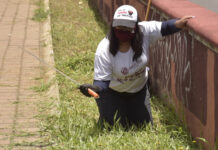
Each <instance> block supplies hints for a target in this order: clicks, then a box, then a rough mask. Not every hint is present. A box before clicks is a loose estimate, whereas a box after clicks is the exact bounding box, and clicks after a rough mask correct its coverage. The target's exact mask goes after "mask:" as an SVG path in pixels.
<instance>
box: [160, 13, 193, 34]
mask: <svg viewBox="0 0 218 150" xmlns="http://www.w3.org/2000/svg"><path fill="white" fill-rule="evenodd" d="M191 18H194V17H193V16H184V17H182V18H181V19H171V20H167V21H164V22H163V23H162V26H161V34H162V36H167V35H170V34H173V33H176V32H178V31H180V30H181V29H184V28H186V25H187V23H188V20H189V19H191Z"/></svg>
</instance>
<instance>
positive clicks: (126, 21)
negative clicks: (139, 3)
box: [112, 19, 136, 28]
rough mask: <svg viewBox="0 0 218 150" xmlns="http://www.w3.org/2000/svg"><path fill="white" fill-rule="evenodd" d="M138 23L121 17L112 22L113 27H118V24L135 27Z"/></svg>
mask: <svg viewBox="0 0 218 150" xmlns="http://www.w3.org/2000/svg"><path fill="white" fill-rule="evenodd" d="M135 25H136V22H134V21H131V20H121V19H114V20H113V23H112V27H117V26H125V27H129V28H134V27H135Z"/></svg>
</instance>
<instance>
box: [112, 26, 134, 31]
mask: <svg viewBox="0 0 218 150" xmlns="http://www.w3.org/2000/svg"><path fill="white" fill-rule="evenodd" d="M115 29H118V30H122V31H129V32H132V31H133V30H134V28H129V27H125V26H117V27H115Z"/></svg>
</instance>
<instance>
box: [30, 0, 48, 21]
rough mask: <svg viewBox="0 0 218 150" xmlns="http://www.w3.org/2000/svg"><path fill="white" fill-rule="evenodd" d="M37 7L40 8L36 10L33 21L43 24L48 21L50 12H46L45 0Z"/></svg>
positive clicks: (40, 1)
mask: <svg viewBox="0 0 218 150" xmlns="http://www.w3.org/2000/svg"><path fill="white" fill-rule="evenodd" d="M36 5H37V6H38V8H37V9H36V10H35V12H34V16H33V17H32V20H34V21H38V22H43V21H45V20H46V19H47V17H48V14H49V12H48V11H45V6H44V0H39V1H38V2H37V3H36Z"/></svg>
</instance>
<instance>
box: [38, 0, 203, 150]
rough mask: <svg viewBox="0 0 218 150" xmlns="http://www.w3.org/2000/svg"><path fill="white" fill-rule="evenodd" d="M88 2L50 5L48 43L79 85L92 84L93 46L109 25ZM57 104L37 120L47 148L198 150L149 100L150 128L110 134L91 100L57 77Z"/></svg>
mask: <svg viewBox="0 0 218 150" xmlns="http://www.w3.org/2000/svg"><path fill="white" fill-rule="evenodd" d="M88 2H89V3H91V1H88V0H61V1H60V0H50V9H51V20H52V38H53V47H54V51H55V62H56V67H57V68H58V69H59V70H61V71H63V72H65V73H66V74H67V75H68V76H70V77H71V78H73V79H74V80H76V81H78V82H80V83H91V82H92V79H93V61H94V53H95V50H96V48H97V44H98V43H99V42H100V40H101V39H102V38H103V37H104V36H105V34H106V29H107V25H105V24H104V23H103V22H102V20H101V19H100V18H101V17H100V15H99V14H98V13H97V11H96V10H95V9H94V8H92V7H90V6H89V5H88ZM57 80H58V84H59V92H60V101H59V102H58V105H54V104H49V103H47V104H46V103H45V104H43V107H44V108H43V110H42V112H44V111H47V110H52V109H53V108H54V107H55V113H47V114H46V115H43V116H41V117H42V119H44V121H43V122H42V128H43V134H45V135H47V136H48V141H47V142H48V143H50V144H51V145H50V146H49V147H47V148H46V149H57V150H59V149H63V150H65V149H66V150H69V149H76V150H86V149H90V150H96V149H99V150H100V149H106V150H123V149H125V150H133V149H139V150H179V149H180V150H182V149H183V150H198V149H199V148H198V147H197V146H196V144H195V143H193V142H192V139H191V136H190V134H189V133H188V132H187V131H186V129H185V128H184V126H183V125H182V122H180V121H179V119H178V117H177V116H176V115H175V114H174V112H173V111H172V110H171V109H169V108H167V107H166V106H165V105H164V104H163V103H161V102H160V101H159V100H158V99H156V98H154V97H153V98H152V103H151V105H152V108H153V109H152V113H153V117H154V126H151V125H148V126H146V127H144V128H140V129H139V128H136V127H132V128H131V129H129V130H128V131H126V130H125V129H123V128H122V126H120V125H119V124H116V125H115V126H114V127H113V128H112V129H111V130H110V131H109V130H107V129H101V128H99V125H98V123H97V121H98V110H97V106H96V103H95V100H94V99H93V98H87V97H85V96H83V95H82V94H81V93H80V92H79V91H78V89H76V85H75V84H74V83H72V82H70V81H69V80H67V79H66V78H64V77H63V76H61V75H59V74H57Z"/></svg>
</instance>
